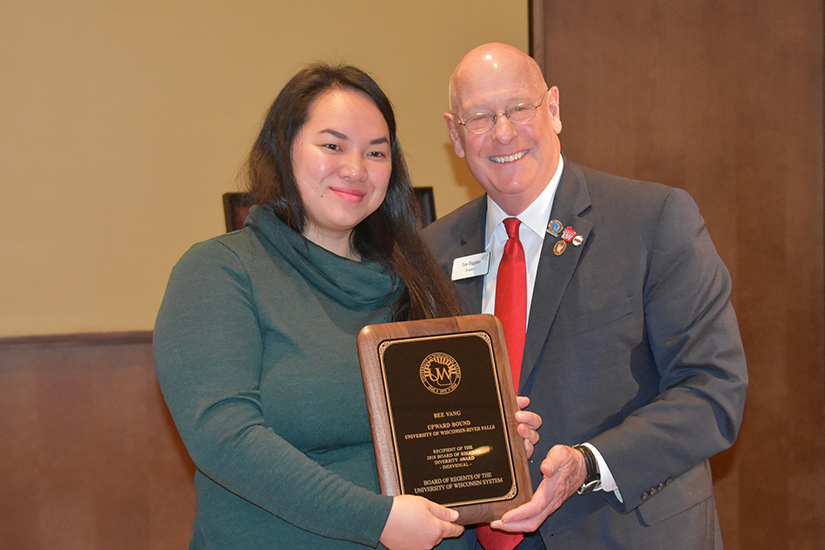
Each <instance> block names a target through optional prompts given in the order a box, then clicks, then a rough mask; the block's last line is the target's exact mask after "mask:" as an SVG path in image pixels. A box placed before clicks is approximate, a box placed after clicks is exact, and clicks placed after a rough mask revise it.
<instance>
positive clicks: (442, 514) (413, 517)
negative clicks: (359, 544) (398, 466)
mask: <svg viewBox="0 0 825 550" xmlns="http://www.w3.org/2000/svg"><path fill="white" fill-rule="evenodd" d="M457 519H458V512H456V511H455V510H450V509H449V508H446V507H444V506H441V505H440V504H436V503H435V502H432V501H429V500H427V499H426V498H423V497H418V496H414V495H399V496H397V497H393V499H392V509H391V510H390V517H389V518H388V519H387V524H386V525H385V526H384V531H383V532H382V533H381V538H380V539H379V540H380V542H381V544H383V545H384V546H386V547H387V548H389V549H390V550H430V549H431V548H432V547H433V546H435V545H436V544H438V543H440V542H441V540H442V539H445V538H450V537H457V536H459V535H460V534H461V533H463V532H464V527H462V526H461V525H456V524H455V523H453V522H454V521H455V520H457Z"/></svg>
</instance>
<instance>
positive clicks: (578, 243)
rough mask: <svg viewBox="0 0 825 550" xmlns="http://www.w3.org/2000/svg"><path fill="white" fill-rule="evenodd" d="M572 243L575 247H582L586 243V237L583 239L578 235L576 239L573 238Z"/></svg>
mask: <svg viewBox="0 0 825 550" xmlns="http://www.w3.org/2000/svg"><path fill="white" fill-rule="evenodd" d="M572 242H573V246H581V245H582V243H583V242H584V237H582V236H581V235H576V236H575V237H573V241H572Z"/></svg>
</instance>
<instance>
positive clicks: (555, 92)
mask: <svg viewBox="0 0 825 550" xmlns="http://www.w3.org/2000/svg"><path fill="white" fill-rule="evenodd" d="M547 95H548V97H547V103H548V105H547V109H548V110H549V111H550V118H551V120H552V121H553V131H555V132H556V134H560V133H561V113H560V110H559V89H558V88H557V87H555V86H553V87H552V88H550V91H549V92H548V94H547Z"/></svg>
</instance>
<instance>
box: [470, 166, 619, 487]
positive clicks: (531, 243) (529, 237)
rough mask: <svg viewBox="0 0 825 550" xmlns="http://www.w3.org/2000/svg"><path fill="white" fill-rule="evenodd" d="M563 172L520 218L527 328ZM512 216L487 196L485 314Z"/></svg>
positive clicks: (603, 470) (605, 482)
mask: <svg viewBox="0 0 825 550" xmlns="http://www.w3.org/2000/svg"><path fill="white" fill-rule="evenodd" d="M563 169H564V158H563V157H562V156H561V155H559V166H558V168H557V169H556V173H555V174H553V177H552V178H550V182H549V183H548V184H547V187H545V188H544V191H542V192H541V194H540V195H539V196H538V198H536V200H534V201H533V203H532V204H531V205H530V206H528V207H527V209H525V210H524V212H522V213H521V214H519V215H518V216H517V218H518V219H519V220H520V221H521V225H520V226H519V239H520V240H521V244H522V246H523V247H524V259H525V262H526V267H527V319H525V320H524V322H525V327H526V326H527V322H528V320H529V319H530V306H531V302H532V298H533V289H534V288H535V286H536V272H537V271H538V268H539V258H540V257H541V248H542V246H543V245H544V236H545V235H546V234H547V224H548V223H549V222H550V212H551V210H552V209H553V199H554V198H555V197H556V189H558V187H559V180H561V173H562V170H563ZM509 217H512V216H510V215H509V214H507V213H506V212H505V211H504V210H502V208H501V207H500V206H499V205H498V204H496V203H495V201H493V199H491V198H490V195H487V229H486V240H485V246H484V249H485V250H486V251H487V252H489V253H490V266H489V269H488V271H487V274H486V275H485V276H484V290H483V293H482V298H481V311H482V312H483V313H490V314H495V306H496V276H497V275H498V265H499V263H501V255H502V254H503V253H504V244H505V243H506V242H507V230H506V229H505V228H504V224H503V223H502V222H503V221H504V219H505V218H509ZM546 420H548V419H545V421H546ZM585 445H587V446H588V447H589V448H590V450H592V451H593V454H594V455H595V456H596V462H598V464H599V473H600V474H601V480H602V483H601V486H600V487H598V488H597V490H598V489H601V490H603V491H613V493H614V494H615V495H616V498H618V499H619V501H622V495H621V493H620V492H619V488H618V486H617V485H616V481H615V480H614V479H613V475H612V474H611V473H610V468H608V467H607V463H606V462H605V461H604V458H603V457H602V454H601V453H600V452H599V451H598V449H596V448H595V447H594V446H593V445H591V444H589V443H585Z"/></svg>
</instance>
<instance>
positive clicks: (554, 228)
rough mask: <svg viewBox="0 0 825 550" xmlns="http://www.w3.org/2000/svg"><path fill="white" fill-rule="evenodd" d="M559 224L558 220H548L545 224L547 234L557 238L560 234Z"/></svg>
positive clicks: (560, 226)
mask: <svg viewBox="0 0 825 550" xmlns="http://www.w3.org/2000/svg"><path fill="white" fill-rule="evenodd" d="M561 228H562V225H561V222H560V221H559V220H550V223H548V224H547V232H548V233H550V234H551V235H553V236H554V237H558V236H559V234H560V233H561Z"/></svg>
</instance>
